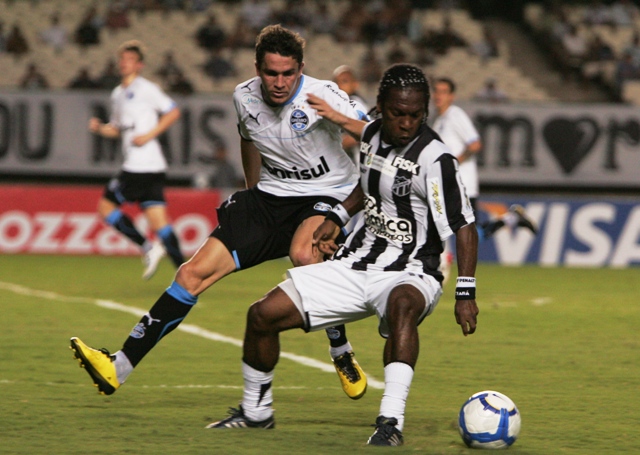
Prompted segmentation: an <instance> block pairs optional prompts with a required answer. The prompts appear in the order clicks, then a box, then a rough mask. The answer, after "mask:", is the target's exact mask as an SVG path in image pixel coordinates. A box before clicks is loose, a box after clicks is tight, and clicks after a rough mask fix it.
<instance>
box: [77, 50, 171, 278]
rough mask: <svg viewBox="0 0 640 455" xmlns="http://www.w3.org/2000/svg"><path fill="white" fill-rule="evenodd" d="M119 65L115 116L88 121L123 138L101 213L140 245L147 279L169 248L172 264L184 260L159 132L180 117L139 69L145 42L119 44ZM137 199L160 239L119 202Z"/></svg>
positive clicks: (97, 130)
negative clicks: (118, 164) (173, 221)
mask: <svg viewBox="0 0 640 455" xmlns="http://www.w3.org/2000/svg"><path fill="white" fill-rule="evenodd" d="M118 67H119V68H120V75H121V77H122V81H121V83H120V85H118V86H117V87H116V88H115V89H114V90H113V92H112V93H111V117H110V119H109V122H108V123H102V121H101V120H100V119H98V118H92V119H91V120H90V121H89V130H90V131H91V132H92V133H94V134H98V135H100V136H103V137H107V138H114V139H115V138H120V139H121V141H122V154H123V155H124V162H123V164H122V168H121V171H120V173H119V174H118V175H117V176H116V177H115V178H113V179H112V180H111V181H110V182H109V183H108V185H107V187H106V188H105V190H104V194H103V196H102V198H101V199H100V201H99V202H98V213H99V214H100V216H101V217H102V219H103V220H104V221H105V222H106V223H108V224H109V225H111V226H113V227H114V228H115V229H117V230H118V231H119V232H120V233H122V234H123V235H125V236H126V237H128V238H129V239H130V240H131V241H132V242H134V243H136V244H137V245H139V246H140V248H141V250H142V251H143V253H144V256H143V261H144V264H145V270H144V273H143V275H142V277H143V278H144V279H145V280H148V279H149V278H151V277H152V276H153V274H154V273H155V271H156V269H157V267H158V264H159V262H160V260H161V259H162V257H163V256H164V255H165V254H168V255H169V257H170V258H171V260H172V262H173V263H174V265H175V266H176V268H177V267H180V265H181V264H182V263H183V262H184V258H183V256H182V253H181V252H180V245H179V242H178V238H177V237H176V235H175V233H174V232H173V228H172V227H171V224H170V223H169V216H168V214H167V209H166V201H165V198H164V185H165V177H166V174H165V173H166V170H167V162H166V160H165V158H164V155H163V154H162V149H161V148H160V143H159V142H158V140H157V137H158V136H159V135H160V134H162V133H163V132H165V131H166V130H167V129H168V128H169V127H170V126H171V125H173V124H174V123H175V121H176V120H178V118H179V117H180V110H179V109H178V107H177V106H176V103H175V102H174V101H173V100H172V99H171V98H170V97H169V96H167V95H166V94H165V93H164V92H163V91H162V90H161V89H160V87H158V86H157V85H156V84H154V83H153V82H151V81H149V80H147V79H145V78H144V77H142V76H141V75H140V72H141V71H142V68H143V67H144V51H143V45H142V43H141V42H139V41H135V40H132V41H127V42H125V43H123V44H122V45H121V46H120V48H119V49H118ZM125 203H137V204H139V205H140V207H141V208H142V210H143V212H144V215H145V217H146V218H147V220H148V222H149V226H150V227H151V229H152V230H153V231H154V232H155V233H156V236H157V237H158V238H159V239H160V241H156V242H151V241H149V240H148V239H147V238H146V237H145V236H144V235H143V234H141V233H140V232H139V231H138V230H137V229H136V227H135V226H134V224H133V222H132V221H131V219H130V218H129V216H127V215H126V214H125V213H124V212H122V211H121V210H120V206H121V205H122V204H125Z"/></svg>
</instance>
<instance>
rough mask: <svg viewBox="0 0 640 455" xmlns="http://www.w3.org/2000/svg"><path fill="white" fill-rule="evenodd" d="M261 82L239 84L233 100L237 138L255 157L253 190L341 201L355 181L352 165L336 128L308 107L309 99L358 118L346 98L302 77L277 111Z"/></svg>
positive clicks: (256, 79) (325, 83)
mask: <svg viewBox="0 0 640 455" xmlns="http://www.w3.org/2000/svg"><path fill="white" fill-rule="evenodd" d="M261 82H262V81H261V79H260V78H259V77H254V78H253V79H250V80H248V81H245V82H243V83H241V84H239V85H238V86H237V87H236V89H235V91H234V94H233V102H234V105H235V108H236V113H237V115H238V130H239V132H240V135H241V136H242V137H243V138H244V139H246V140H248V141H252V142H253V143H254V144H255V146H256V147H257V148H258V150H259V151H260V154H261V157H262V169H261V172H260V182H259V183H258V188H259V189H260V190H262V191H265V192H268V193H271V194H274V195H276V196H311V195H324V196H331V197H335V198H337V199H340V200H343V199H345V198H346V197H347V196H348V195H349V194H350V193H351V190H352V189H353V188H354V186H355V184H356V183H357V181H358V175H357V171H356V168H355V165H354V164H353V162H352V161H351V159H350V158H349V156H348V155H347V154H346V152H345V151H344V150H343V149H342V134H341V130H340V128H339V127H338V126H336V125H334V124H333V123H331V122H329V121H327V120H324V119H323V118H322V117H320V116H319V115H318V114H317V112H316V110H315V109H313V108H312V107H311V106H309V103H307V97H308V94H309V93H313V94H315V95H317V96H319V97H320V98H322V99H324V100H325V101H326V102H327V103H328V104H329V105H330V106H331V107H332V108H333V109H335V110H337V111H339V112H341V113H342V114H344V115H347V116H349V117H352V118H358V113H357V112H356V110H355V108H354V106H353V105H352V104H351V103H350V101H349V97H348V96H347V95H346V93H344V92H343V91H341V90H340V89H339V88H338V86H337V85H336V84H335V83H333V82H331V81H324V80H319V79H315V78H312V77H309V76H306V75H302V76H301V78H300V83H299V85H298V88H297V90H296V93H295V94H294V95H293V96H292V97H291V99H290V100H289V101H287V102H286V103H285V104H283V105H281V106H276V107H273V106H269V105H268V104H267V103H266V102H265V101H264V99H263V97H262V91H261Z"/></svg>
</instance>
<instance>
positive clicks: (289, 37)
mask: <svg viewBox="0 0 640 455" xmlns="http://www.w3.org/2000/svg"><path fill="white" fill-rule="evenodd" d="M304 46H305V40H304V38H302V37H301V36H300V35H299V34H298V33H296V32H293V31H291V30H288V29H286V28H284V27H282V26H281V25H280V24H276V25H267V26H266V27H265V28H263V29H262V31H261V32H260V34H258V36H257V38H256V64H257V65H258V67H260V66H261V65H262V62H264V56H265V54H266V53H267V52H269V53H272V54H280V55H282V56H283V57H293V59H294V60H295V61H296V62H298V64H300V65H302V60H303V59H304V53H303V49H304Z"/></svg>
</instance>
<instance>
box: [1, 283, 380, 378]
mask: <svg viewBox="0 0 640 455" xmlns="http://www.w3.org/2000/svg"><path fill="white" fill-rule="evenodd" d="M0 289H4V290H7V291H10V292H13V293H14V294H19V295H24V296H27V297H38V298H41V299H46V300H55V301H60V302H70V303H90V304H92V305H97V306H99V307H102V308H106V309H108V310H115V311H122V312H125V313H131V314H133V315H135V316H138V317H142V316H144V315H145V314H146V313H147V312H146V311H145V310H142V309H140V308H136V307H131V306H127V305H123V304H122V303H118V302H114V301H112V300H103V299H92V298H89V297H73V296H65V295H61V294H58V293H56V292H49V291H40V290H37V289H31V288H27V287H25V286H21V285H19V284H14V283H6V282H4V281H0ZM177 330H182V331H183V332H186V333H190V334H191V335H195V336H199V337H201V338H205V339H207V340H211V341H218V342H221V343H227V344H232V345H234V346H238V347H242V340H238V339H236V338H231V337H228V336H225V335H221V334H219V333H216V332H211V331H209V330H206V329H203V328H202V327H198V326H197V325H193V324H180V325H179V326H178V327H177ZM280 357H282V358H285V359H289V360H291V361H293V362H296V363H299V364H301V365H304V366H307V367H310V368H316V369H318V370H321V371H324V372H327V373H335V368H334V367H333V365H332V364H330V363H327V362H321V361H320V360H316V359H312V358H310V357H305V356H301V355H297V354H293V353H291V352H281V353H280ZM367 384H368V386H369V387H371V388H373V389H380V390H384V382H382V381H378V380H377V379H375V378H373V377H371V375H369V374H367Z"/></svg>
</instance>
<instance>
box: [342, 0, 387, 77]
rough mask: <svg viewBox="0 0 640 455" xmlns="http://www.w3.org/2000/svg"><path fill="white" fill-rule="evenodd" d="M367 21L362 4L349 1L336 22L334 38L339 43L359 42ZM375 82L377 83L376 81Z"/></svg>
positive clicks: (366, 12)
mask: <svg viewBox="0 0 640 455" xmlns="http://www.w3.org/2000/svg"><path fill="white" fill-rule="evenodd" d="M368 19H369V11H368V10H367V9H366V8H365V6H364V2H361V1H358V0H351V1H350V2H349V6H348V7H347V8H345V10H344V12H343V13H342V15H341V16H340V19H339V20H338V25H337V27H336V34H335V38H336V41H338V42H339V43H355V42H358V41H360V39H361V36H360V31H361V30H362V27H363V25H364V24H365V23H366V22H367V21H368ZM376 82H377V81H376Z"/></svg>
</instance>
